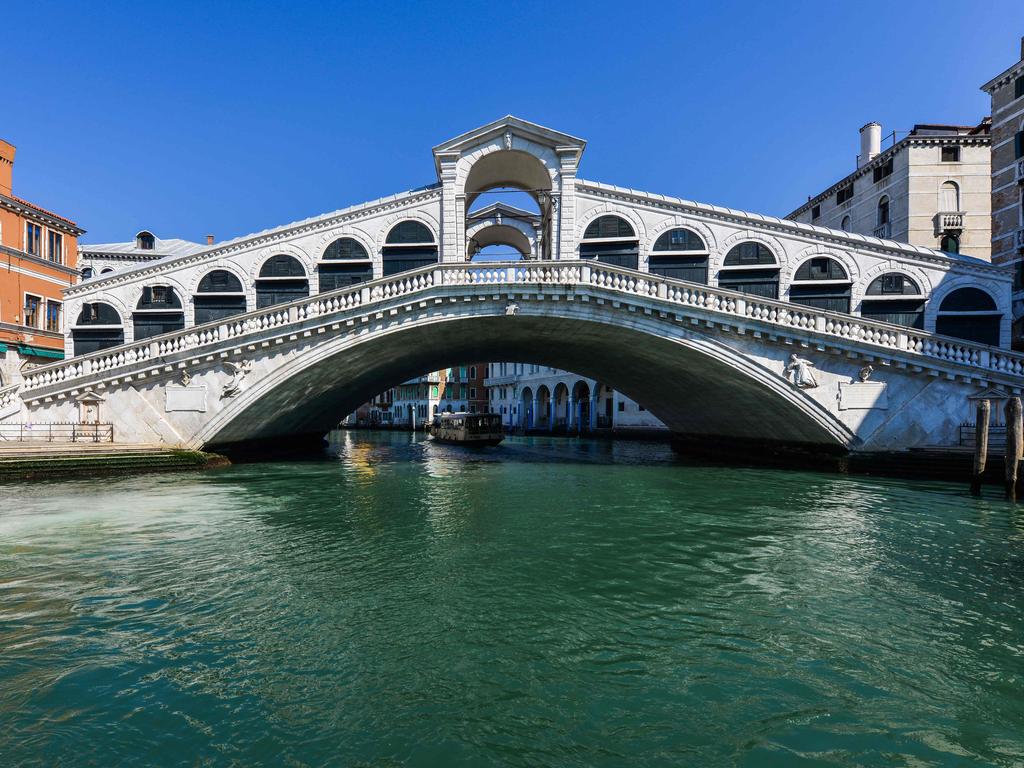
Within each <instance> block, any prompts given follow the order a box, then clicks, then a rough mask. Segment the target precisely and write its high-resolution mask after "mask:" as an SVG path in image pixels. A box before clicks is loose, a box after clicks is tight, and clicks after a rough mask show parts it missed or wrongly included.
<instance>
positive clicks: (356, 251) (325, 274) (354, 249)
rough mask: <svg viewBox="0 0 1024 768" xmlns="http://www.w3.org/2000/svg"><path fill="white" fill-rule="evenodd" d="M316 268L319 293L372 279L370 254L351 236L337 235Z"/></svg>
mask: <svg viewBox="0 0 1024 768" xmlns="http://www.w3.org/2000/svg"><path fill="white" fill-rule="evenodd" d="M316 269H317V274H318V275H319V277H320V293H326V292H327V291H335V290H337V289H338V288H347V287H348V286H350V285H356V284H357V283H361V282H364V281H365V280H372V279H373V260H372V259H371V258H370V254H369V253H367V252H366V249H365V248H364V247H363V246H362V244H361V243H360V242H359V241H358V240H356V239H354V238H351V237H339V238H338V239H337V240H335V241H334V242H333V243H331V244H330V245H328V246H327V248H326V249H325V250H324V254H323V256H322V257H321V259H320V262H319V264H317V268H316Z"/></svg>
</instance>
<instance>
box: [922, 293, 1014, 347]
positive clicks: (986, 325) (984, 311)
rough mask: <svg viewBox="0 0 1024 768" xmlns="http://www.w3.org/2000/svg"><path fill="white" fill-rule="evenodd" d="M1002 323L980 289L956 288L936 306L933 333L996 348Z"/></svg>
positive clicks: (996, 311) (988, 296) (989, 298)
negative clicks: (936, 314)
mask: <svg viewBox="0 0 1024 768" xmlns="http://www.w3.org/2000/svg"><path fill="white" fill-rule="evenodd" d="M1002 319H1003V315H1002V313H1000V312H999V309H998V308H997V307H996V302H995V300H994V299H993V298H992V297H991V296H990V295H989V294H988V293H986V292H985V291H983V290H981V289H980V288H957V289H956V290H955V291H952V292H950V293H949V294H948V295H947V296H946V297H945V298H944V299H943V300H942V303H941V304H940V305H939V312H938V316H937V318H936V321H935V332H936V333H941V334H942V335H944V336H955V337H956V338H958V339H966V340H967V341H976V342H978V343H979V344H991V345H992V346H998V345H999V327H1000V324H1001V323H1002Z"/></svg>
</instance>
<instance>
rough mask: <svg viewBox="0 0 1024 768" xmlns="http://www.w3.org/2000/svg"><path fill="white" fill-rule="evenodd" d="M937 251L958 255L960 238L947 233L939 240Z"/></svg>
mask: <svg viewBox="0 0 1024 768" xmlns="http://www.w3.org/2000/svg"><path fill="white" fill-rule="evenodd" d="M939 250H940V251H944V252H945V253H960V238H959V237H958V236H957V235H954V234H952V233H950V232H947V233H946V234H944V235H943V236H942V238H941V239H940V240H939Z"/></svg>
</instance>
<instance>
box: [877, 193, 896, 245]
mask: <svg viewBox="0 0 1024 768" xmlns="http://www.w3.org/2000/svg"><path fill="white" fill-rule="evenodd" d="M889 216H890V213H889V197H888V195H882V196H881V197H880V198H879V200H878V207H877V208H876V209H875V232H874V234H875V237H891V236H892V220H891V219H890V218H889Z"/></svg>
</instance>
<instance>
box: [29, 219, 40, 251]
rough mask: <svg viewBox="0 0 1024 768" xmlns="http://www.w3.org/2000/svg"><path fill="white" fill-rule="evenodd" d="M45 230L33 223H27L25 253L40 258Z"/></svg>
mask: <svg viewBox="0 0 1024 768" xmlns="http://www.w3.org/2000/svg"><path fill="white" fill-rule="evenodd" d="M42 241H43V228H42V227H41V226H39V225H38V224H33V223H32V222H31V221H27V222H25V253H31V254H32V255H33V256H39V255H40V251H41V249H42V246H43V242H42Z"/></svg>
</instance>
